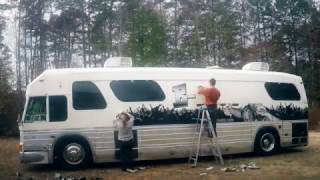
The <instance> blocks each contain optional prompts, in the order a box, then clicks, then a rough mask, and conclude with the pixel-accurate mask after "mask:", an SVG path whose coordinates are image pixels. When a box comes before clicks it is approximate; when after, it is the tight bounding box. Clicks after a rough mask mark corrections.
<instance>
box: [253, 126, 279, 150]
mask: <svg viewBox="0 0 320 180" xmlns="http://www.w3.org/2000/svg"><path fill="white" fill-rule="evenodd" d="M279 142H280V139H279V135H278V133H277V131H276V130H274V129H263V130H261V131H259V132H258V134H257V136H256V139H255V152H256V153H258V154H260V155H272V154H275V153H276V152H278V151H279V148H280V145H279V144H280V143H279Z"/></svg>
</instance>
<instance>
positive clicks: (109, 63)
mask: <svg viewBox="0 0 320 180" xmlns="http://www.w3.org/2000/svg"><path fill="white" fill-rule="evenodd" d="M104 67H132V59H131V57H110V58H108V59H107V60H106V62H105V63H104Z"/></svg>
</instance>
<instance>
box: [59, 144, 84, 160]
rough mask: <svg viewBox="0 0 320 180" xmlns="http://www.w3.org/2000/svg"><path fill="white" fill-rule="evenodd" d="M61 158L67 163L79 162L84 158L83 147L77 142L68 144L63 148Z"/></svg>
mask: <svg viewBox="0 0 320 180" xmlns="http://www.w3.org/2000/svg"><path fill="white" fill-rule="evenodd" d="M63 158H64V160H65V161H66V162H67V163H69V164H72V165H77V164H80V163H81V162H82V161H83V160H84V158H85V153H84V149H83V147H82V146H81V145H80V144H78V143H71V144H68V145H67V146H66V147H65V148H64V150H63Z"/></svg>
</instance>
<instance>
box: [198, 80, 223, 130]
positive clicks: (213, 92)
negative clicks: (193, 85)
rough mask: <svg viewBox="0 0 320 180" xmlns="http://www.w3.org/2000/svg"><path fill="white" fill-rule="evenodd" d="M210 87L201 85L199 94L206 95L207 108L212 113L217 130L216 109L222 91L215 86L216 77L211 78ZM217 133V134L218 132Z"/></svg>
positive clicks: (213, 123) (212, 119)
mask: <svg viewBox="0 0 320 180" xmlns="http://www.w3.org/2000/svg"><path fill="white" fill-rule="evenodd" d="M209 84H210V87H207V88H205V87H202V86H200V87H199V91H198V93H199V94H202V95H203V96H204V97H205V105H206V106H207V109H208V111H209V113H210V118H211V121H212V125H213V128H214V131H215V132H216V124H217V119H216V110H217V103H218V100H219V98H220V91H219V89H217V88H216V87H215V85H216V80H215V79H214V78H212V79H210V80H209ZM216 135H217V134H216Z"/></svg>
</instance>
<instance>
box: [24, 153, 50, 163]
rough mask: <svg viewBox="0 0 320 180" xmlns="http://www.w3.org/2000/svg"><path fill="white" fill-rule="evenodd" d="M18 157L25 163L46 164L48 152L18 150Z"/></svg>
mask: <svg viewBox="0 0 320 180" xmlns="http://www.w3.org/2000/svg"><path fill="white" fill-rule="evenodd" d="M19 159H20V162H21V163H25V164H48V163H49V158H48V152H42V151H38V152H20V154H19Z"/></svg>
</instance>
